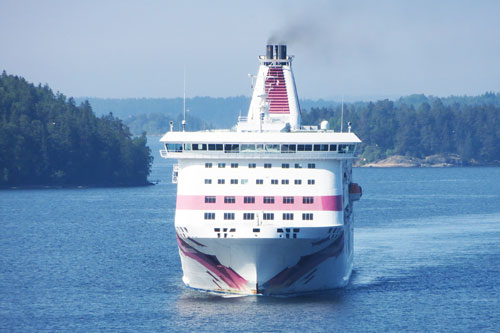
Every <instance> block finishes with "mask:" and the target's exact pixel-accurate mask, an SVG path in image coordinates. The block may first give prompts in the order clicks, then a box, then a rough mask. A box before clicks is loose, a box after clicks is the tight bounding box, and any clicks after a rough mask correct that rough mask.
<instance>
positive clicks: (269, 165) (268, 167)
mask: <svg viewBox="0 0 500 333" xmlns="http://www.w3.org/2000/svg"><path fill="white" fill-rule="evenodd" d="M272 166H273V165H272V164H271V163H264V169H271V168H272Z"/></svg>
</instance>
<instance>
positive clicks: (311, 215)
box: [302, 213, 313, 221]
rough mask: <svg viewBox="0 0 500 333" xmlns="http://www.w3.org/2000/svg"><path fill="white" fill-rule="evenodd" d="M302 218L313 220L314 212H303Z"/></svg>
mask: <svg viewBox="0 0 500 333" xmlns="http://www.w3.org/2000/svg"><path fill="white" fill-rule="evenodd" d="M302 220H304V221H312V220H313V213H302Z"/></svg>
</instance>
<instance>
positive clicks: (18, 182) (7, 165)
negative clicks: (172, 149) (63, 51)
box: [0, 71, 153, 188]
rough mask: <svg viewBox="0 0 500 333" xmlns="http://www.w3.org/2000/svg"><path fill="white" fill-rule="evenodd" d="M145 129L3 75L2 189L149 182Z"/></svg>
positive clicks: (0, 113)
mask: <svg viewBox="0 0 500 333" xmlns="http://www.w3.org/2000/svg"><path fill="white" fill-rule="evenodd" d="M152 162H153V157H152V155H151V150H150V148H149V147H148V146H147V140H146V133H142V135H139V136H133V135H132V134H131V132H130V130H129V129H128V127H127V126H125V125H124V124H123V123H122V121H121V120H120V119H118V118H116V117H114V116H113V114H107V115H104V116H101V117H97V116H96V115H95V114H94V112H93V111H92V108H91V106H90V104H89V103H88V102H87V101H85V102H83V103H81V104H80V105H76V103H75V101H74V99H73V98H66V97H65V96H64V95H63V94H61V93H59V92H57V93H54V92H53V91H52V90H51V89H50V88H49V87H48V85H44V86H42V85H38V86H35V85H33V84H32V83H29V82H27V81H26V80H25V79H24V78H22V77H18V76H14V75H8V74H7V73H6V72H5V71H3V73H2V74H1V75H0V187H1V188H12V187H44V186H141V185H148V184H150V182H149V181H148V175H149V173H150V171H151V165H152Z"/></svg>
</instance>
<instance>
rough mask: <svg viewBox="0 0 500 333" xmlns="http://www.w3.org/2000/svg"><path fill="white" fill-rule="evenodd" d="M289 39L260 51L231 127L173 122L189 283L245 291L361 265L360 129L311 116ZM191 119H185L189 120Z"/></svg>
mask: <svg viewBox="0 0 500 333" xmlns="http://www.w3.org/2000/svg"><path fill="white" fill-rule="evenodd" d="M292 60H293V57H292V56H289V55H287V47H286V45H267V47H266V54H265V55H263V56H259V62H260V66H259V70H258V74H257V75H256V76H255V77H254V82H253V95H252V99H251V102H250V107H249V111H248V115H247V116H245V117H241V116H240V117H239V119H238V122H237V124H236V125H235V127H234V128H233V129H231V130H209V131H197V132H189V131H185V130H184V128H183V129H182V130H179V131H174V130H173V128H174V126H173V124H172V123H171V125H170V131H169V132H167V133H166V134H165V135H164V136H163V137H162V138H161V142H162V143H163V144H164V147H165V149H164V150H161V151H160V154H161V156H162V157H164V158H169V159H175V160H177V164H175V165H174V167H173V173H172V181H173V182H174V183H177V202H176V211H175V230H176V233H177V242H178V247H179V254H180V259H181V263H182V270H183V278H182V280H183V281H184V283H185V284H186V285H187V286H188V287H191V288H194V289H197V290H202V291H207V292H215V293H232V294H242V295H251V294H256V295H290V294H301V293H308V292H315V291H320V290H327V289H332V288H338V287H342V286H345V285H346V284H347V283H348V282H349V278H350V276H351V272H352V267H353V222H354V220H353V202H354V201H356V200H359V199H360V197H361V187H360V186H358V185H357V184H356V183H353V178H352V162H353V160H354V158H355V156H354V153H355V151H356V147H357V145H358V144H359V143H360V142H361V141H360V140H359V138H358V137H357V136H356V135H355V134H354V133H352V132H351V128H350V126H349V127H348V130H347V131H345V132H343V131H340V132H339V131H334V130H331V129H329V126H328V122H327V121H323V122H322V123H321V124H318V125H316V126H313V125H308V126H306V125H302V124H301V111H300V105H299V99H298V96H297V89H296V86H295V79H294V75H293V71H292ZM183 125H185V123H183Z"/></svg>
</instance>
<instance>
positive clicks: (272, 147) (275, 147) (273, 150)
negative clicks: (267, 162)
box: [265, 143, 280, 153]
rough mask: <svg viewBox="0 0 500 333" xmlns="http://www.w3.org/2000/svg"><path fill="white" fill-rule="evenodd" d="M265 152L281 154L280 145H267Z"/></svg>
mask: <svg viewBox="0 0 500 333" xmlns="http://www.w3.org/2000/svg"><path fill="white" fill-rule="evenodd" d="M265 150H266V151H267V152H268V153H279V152H280V145H276V144H271V143H266V146H265Z"/></svg>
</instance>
